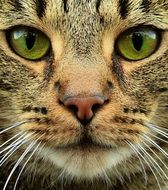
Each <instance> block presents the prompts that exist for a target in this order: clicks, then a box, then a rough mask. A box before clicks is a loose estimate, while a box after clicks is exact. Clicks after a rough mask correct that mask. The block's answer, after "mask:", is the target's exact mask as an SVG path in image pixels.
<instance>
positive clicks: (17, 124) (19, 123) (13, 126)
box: [0, 120, 29, 135]
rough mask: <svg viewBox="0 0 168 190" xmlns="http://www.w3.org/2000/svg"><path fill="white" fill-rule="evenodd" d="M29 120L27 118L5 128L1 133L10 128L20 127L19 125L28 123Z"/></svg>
mask: <svg viewBox="0 0 168 190" xmlns="http://www.w3.org/2000/svg"><path fill="white" fill-rule="evenodd" d="M28 121H29V120H27V121H22V122H18V123H16V124H15V125H11V126H9V127H7V128H5V129H4V130H2V131H0V135H2V134H3V133H5V132H7V131H9V130H10V129H14V128H16V127H19V126H21V125H23V124H25V123H27V122H28Z"/></svg>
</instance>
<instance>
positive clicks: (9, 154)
mask: <svg viewBox="0 0 168 190" xmlns="http://www.w3.org/2000/svg"><path fill="white" fill-rule="evenodd" d="M29 136H30V135H29ZM29 136H26V138H27V137H29ZM26 138H24V139H26ZM24 139H22V140H20V142H19V144H17V145H15V146H14V147H13V148H11V149H10V150H9V151H8V152H7V153H6V154H5V155H4V156H3V157H2V159H1V160H0V167H1V166H2V165H3V164H4V163H5V162H6V161H7V160H8V159H9V158H10V157H11V156H12V155H13V154H14V153H15V152H16V151H17V150H18V149H19V148H20V147H21V146H22V145H23V144H25V143H26V142H28V139H26V140H24Z"/></svg>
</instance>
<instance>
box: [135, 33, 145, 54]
mask: <svg viewBox="0 0 168 190" xmlns="http://www.w3.org/2000/svg"><path fill="white" fill-rule="evenodd" d="M132 42H133V45H134V48H135V49H136V50H137V51H140V50H141V48H142V45H143V36H142V34H141V33H140V32H135V33H133V35H132Z"/></svg>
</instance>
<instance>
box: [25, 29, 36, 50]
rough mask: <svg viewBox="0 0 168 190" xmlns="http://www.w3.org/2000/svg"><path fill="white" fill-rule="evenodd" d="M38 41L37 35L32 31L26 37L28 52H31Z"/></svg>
mask: <svg viewBox="0 0 168 190" xmlns="http://www.w3.org/2000/svg"><path fill="white" fill-rule="evenodd" d="M35 41H36V34H35V33H34V32H32V31H29V32H28V34H27V36H26V45H27V48H28V50H31V49H32V48H33V46H34V44H35Z"/></svg>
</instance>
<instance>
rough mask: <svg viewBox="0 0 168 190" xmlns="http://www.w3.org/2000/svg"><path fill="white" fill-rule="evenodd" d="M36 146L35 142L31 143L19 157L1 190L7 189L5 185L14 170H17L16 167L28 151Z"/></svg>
mask: <svg viewBox="0 0 168 190" xmlns="http://www.w3.org/2000/svg"><path fill="white" fill-rule="evenodd" d="M35 144H36V142H32V143H31V144H30V145H29V146H28V147H27V148H26V150H25V151H24V153H23V154H22V155H21V156H20V158H19V159H18V161H17V162H16V164H15V165H14V167H13V168H12V170H11V172H10V174H9V176H8V178H7V180H6V182H5V185H4V187H3V190H6V188H7V185H8V183H9V181H10V179H11V177H12V175H13V173H14V172H15V170H16V169H17V167H18V166H19V164H20V163H21V162H22V161H23V159H24V158H25V156H26V155H27V154H28V153H29V152H30V150H31V149H32V148H33V146H34V145H35Z"/></svg>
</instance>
